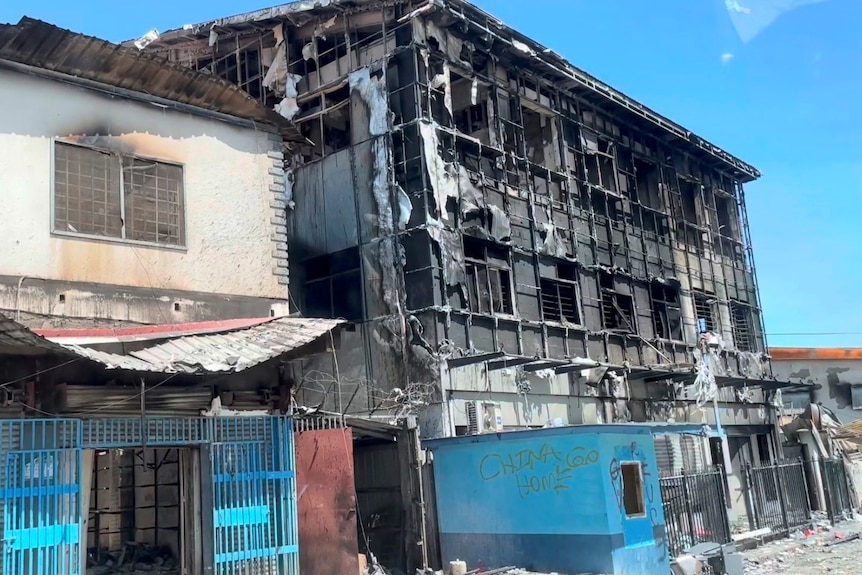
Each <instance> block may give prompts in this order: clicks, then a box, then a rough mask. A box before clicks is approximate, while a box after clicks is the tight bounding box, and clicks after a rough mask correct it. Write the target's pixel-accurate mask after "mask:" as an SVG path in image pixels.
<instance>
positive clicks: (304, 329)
mask: <svg viewBox="0 0 862 575" xmlns="http://www.w3.org/2000/svg"><path fill="white" fill-rule="evenodd" d="M256 321H257V320H256ZM346 323H347V322H345V321H344V320H338V319H314V318H294V317H282V318H273V319H270V320H267V321H266V322H265V323H258V324H257V325H252V326H250V327H243V328H237V329H233V330H230V331H224V332H219V333H204V334H199V335H191V336H185V337H175V338H172V339H167V340H166V341H163V342H161V343H158V344H156V345H152V346H149V347H146V348H144V349H141V350H138V351H133V352H130V353H128V354H116V353H110V352H106V351H100V350H97V349H92V348H89V347H86V346H83V345H80V344H72V343H67V344H64V343H62V340H58V341H57V342H53V341H49V340H47V339H45V338H43V337H41V336H39V335H37V334H35V333H34V332H33V331H31V330H30V329H28V328H27V327H25V326H23V325H21V324H20V323H18V322H16V321H14V320H12V319H10V318H7V317H5V316H3V315H2V314H0V347H8V348H23V349H26V348H31V349H32V348H39V349H45V350H49V351H53V352H57V353H61V354H64V355H73V354H74V355H77V356H79V357H82V358H86V359H88V360H91V361H94V362H96V363H99V364H101V365H103V366H104V367H106V368H107V369H119V370H128V371H144V372H155V373H183V374H192V375H200V374H205V373H235V372H238V371H242V370H244V369H248V368H250V367H253V366H255V365H258V364H260V363H263V362H265V361H268V360H270V359H273V358H276V357H278V356H279V355H281V354H283V353H288V352H291V351H296V350H298V349H300V348H301V347H303V346H305V345H307V344H310V343H312V342H314V341H316V340H318V339H320V338H322V337H324V336H326V335H327V334H328V333H330V332H331V331H332V330H334V329H336V328H337V327H338V326H339V325H343V324H346Z"/></svg>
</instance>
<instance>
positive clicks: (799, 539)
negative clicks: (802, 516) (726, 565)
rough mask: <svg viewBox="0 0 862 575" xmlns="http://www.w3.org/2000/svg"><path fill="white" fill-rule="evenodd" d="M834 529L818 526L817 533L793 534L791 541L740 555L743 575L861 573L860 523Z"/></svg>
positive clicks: (835, 574)
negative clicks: (743, 565)
mask: <svg viewBox="0 0 862 575" xmlns="http://www.w3.org/2000/svg"><path fill="white" fill-rule="evenodd" d="M859 519H860V518H859V517H858V516H857V518H856V520H854V521H846V522H843V523H840V524H838V525H836V526H835V527H827V526H826V525H823V524H821V526H820V527H819V528H817V532H816V533H813V534H810V535H809V534H807V533H803V532H796V533H794V534H793V536H792V537H791V538H790V539H784V540H781V541H776V542H774V543H768V544H766V545H764V546H762V547H759V548H757V549H753V550H751V551H746V552H744V553H743V556H744V558H745V575H777V574H779V573H781V574H787V575H815V574H816V575H820V574H821V573H829V574H830V575H859V574H860V573H862V521H860V520H859Z"/></svg>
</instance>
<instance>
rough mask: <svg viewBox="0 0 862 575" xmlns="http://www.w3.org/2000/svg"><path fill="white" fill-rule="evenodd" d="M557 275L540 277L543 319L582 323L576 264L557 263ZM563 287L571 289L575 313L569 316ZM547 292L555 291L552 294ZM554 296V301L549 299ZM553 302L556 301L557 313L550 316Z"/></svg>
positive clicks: (572, 309) (574, 323)
mask: <svg viewBox="0 0 862 575" xmlns="http://www.w3.org/2000/svg"><path fill="white" fill-rule="evenodd" d="M556 268H557V276H556V277H541V278H539V296H540V298H539V299H540V304H541V306H540V307H541V310H542V319H543V320H544V321H552V322H557V323H568V324H572V325H582V322H583V313H582V312H581V290H580V284H579V283H578V277H579V274H578V269H577V266H575V265H574V264H563V263H558V264H557V265H556ZM561 289H566V290H571V292H570V293H571V296H572V298H571V299H572V301H573V302H574V305H573V306H571V312H572V313H573V315H571V316H567V315H566V313H565V310H564V306H563V298H562V295H561V293H560V290H561ZM546 292H553V295H550V294H549V293H546ZM551 298H553V301H548V300H549V299H551ZM551 303H555V304H556V305H555V306H554V307H555V308H556V309H555V311H554V313H555V315H554V316H553V317H549V314H548V311H549V310H550V309H551V305H550V304H551Z"/></svg>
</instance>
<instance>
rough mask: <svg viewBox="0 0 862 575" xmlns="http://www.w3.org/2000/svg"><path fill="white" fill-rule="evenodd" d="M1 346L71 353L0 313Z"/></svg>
mask: <svg viewBox="0 0 862 575" xmlns="http://www.w3.org/2000/svg"><path fill="white" fill-rule="evenodd" d="M0 348H10V349H15V348H30V349H32V348H37V349H44V350H48V351H54V352H58V353H62V354H64V355H69V351H68V350H66V349H64V348H63V347H62V346H60V345H57V344H56V343H53V342H50V341H48V340H47V339H45V338H43V337H40V336H38V335H36V334H35V333H33V332H32V331H30V330H29V329H28V328H26V327H25V326H23V325H21V324H20V323H18V322H16V321H14V320H13V319H11V318H8V317H6V316H4V315H2V314H0Z"/></svg>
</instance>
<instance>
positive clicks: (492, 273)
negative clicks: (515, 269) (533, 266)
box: [464, 236, 515, 315]
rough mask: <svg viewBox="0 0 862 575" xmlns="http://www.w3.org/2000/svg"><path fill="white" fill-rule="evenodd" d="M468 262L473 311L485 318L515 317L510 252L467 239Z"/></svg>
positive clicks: (466, 256)
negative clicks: (500, 314) (495, 315)
mask: <svg viewBox="0 0 862 575" xmlns="http://www.w3.org/2000/svg"><path fill="white" fill-rule="evenodd" d="M464 258H465V260H466V272H467V297H468V305H469V308H470V311H472V312H474V313H485V314H495V313H502V314H508V315H511V314H513V313H515V309H514V304H513V298H512V276H511V268H510V266H509V254H508V251H507V250H506V249H505V248H501V247H499V246H495V245H493V244H490V243H489V242H484V241H482V240H477V239H476V238H471V237H467V236H465V237H464Z"/></svg>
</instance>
